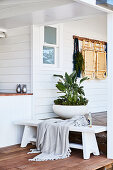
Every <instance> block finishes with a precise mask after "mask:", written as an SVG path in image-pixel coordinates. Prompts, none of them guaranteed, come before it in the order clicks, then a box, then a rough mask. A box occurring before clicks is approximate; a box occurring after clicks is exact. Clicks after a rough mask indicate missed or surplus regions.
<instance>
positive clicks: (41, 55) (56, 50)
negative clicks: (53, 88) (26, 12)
mask: <svg viewBox="0 0 113 170" xmlns="http://www.w3.org/2000/svg"><path fill="white" fill-rule="evenodd" d="M45 26H49V27H53V28H56V44H48V43H45V42H44V26H41V27H40V65H41V68H42V69H51V68H57V67H58V66H59V54H60V53H59V32H60V30H59V25H45ZM44 46H45V47H53V48H54V49H55V56H54V62H55V63H54V64H45V63H43V47H44Z"/></svg>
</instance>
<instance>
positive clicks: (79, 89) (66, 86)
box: [54, 71, 88, 105]
mask: <svg viewBox="0 0 113 170" xmlns="http://www.w3.org/2000/svg"><path fill="white" fill-rule="evenodd" d="M54 76H56V77H59V78H60V79H59V81H58V82H57V84H56V87H57V89H58V90H59V92H58V93H63V95H62V96H59V97H58V99H57V100H54V103H55V104H56V105H87V103H88V100H87V99H86V98H85V93H84V89H83V88H84V87H83V86H81V84H82V83H83V82H84V81H85V80H88V78H87V77H84V78H82V79H80V80H79V82H78V80H77V73H76V71H74V72H73V73H72V74H70V75H69V74H67V73H65V76H62V75H54Z"/></svg>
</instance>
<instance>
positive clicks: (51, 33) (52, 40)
mask: <svg viewBox="0 0 113 170" xmlns="http://www.w3.org/2000/svg"><path fill="white" fill-rule="evenodd" d="M44 42H45V43H47V44H54V45H56V28H54V27H49V26H45V27H44Z"/></svg>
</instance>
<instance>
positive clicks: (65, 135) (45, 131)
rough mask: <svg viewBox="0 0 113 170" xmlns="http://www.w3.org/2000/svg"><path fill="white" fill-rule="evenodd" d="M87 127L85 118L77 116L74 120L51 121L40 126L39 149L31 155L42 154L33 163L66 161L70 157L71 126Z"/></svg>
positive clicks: (38, 130)
mask: <svg viewBox="0 0 113 170" xmlns="http://www.w3.org/2000/svg"><path fill="white" fill-rule="evenodd" d="M70 125H73V126H86V125H87V121H86V118H85V117H84V116H76V117H74V118H72V119H67V120H62V119H49V120H45V121H43V122H42V123H40V124H38V127H37V141H36V146H37V149H35V150H34V149H32V150H31V152H29V153H40V152H41V154H39V155H37V156H35V157H34V158H33V159H30V160H31V161H46V160H57V159H64V158H67V157H69V156H70V153H71V150H70V148H69V126H70Z"/></svg>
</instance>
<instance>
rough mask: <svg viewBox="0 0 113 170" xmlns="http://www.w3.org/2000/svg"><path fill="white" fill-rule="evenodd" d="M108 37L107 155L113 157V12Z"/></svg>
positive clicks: (108, 26)
mask: <svg viewBox="0 0 113 170" xmlns="http://www.w3.org/2000/svg"><path fill="white" fill-rule="evenodd" d="M107 20H108V21H107V39H108V112H107V128H108V133H107V157H108V158H110V159H113V14H108V16H107Z"/></svg>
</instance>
